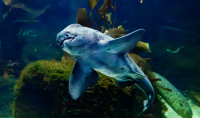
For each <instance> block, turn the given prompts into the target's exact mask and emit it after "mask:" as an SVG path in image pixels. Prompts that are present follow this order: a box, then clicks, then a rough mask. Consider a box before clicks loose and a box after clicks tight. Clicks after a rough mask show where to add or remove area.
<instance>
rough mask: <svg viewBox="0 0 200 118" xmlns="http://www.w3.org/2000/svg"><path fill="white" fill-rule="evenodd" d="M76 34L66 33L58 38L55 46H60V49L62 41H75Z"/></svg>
mask: <svg viewBox="0 0 200 118" xmlns="http://www.w3.org/2000/svg"><path fill="white" fill-rule="evenodd" d="M77 35H78V34H72V33H70V32H66V33H65V34H64V35H63V36H62V37H60V38H59V39H58V40H57V44H58V45H59V46H60V47H63V43H64V41H66V40H67V41H68V42H72V41H74V40H75V38H76V36H77Z"/></svg>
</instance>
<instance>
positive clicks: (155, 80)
mask: <svg viewBox="0 0 200 118" xmlns="http://www.w3.org/2000/svg"><path fill="white" fill-rule="evenodd" d="M149 81H150V82H151V83H152V82H157V81H161V79H150V80H149Z"/></svg>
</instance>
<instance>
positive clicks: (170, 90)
mask: <svg viewBox="0 0 200 118" xmlns="http://www.w3.org/2000/svg"><path fill="white" fill-rule="evenodd" d="M155 86H156V87H159V88H162V89H163V90H166V91H169V92H172V89H168V88H164V87H162V86H160V85H157V84H156V85H155Z"/></svg>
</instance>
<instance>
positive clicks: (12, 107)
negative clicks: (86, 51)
mask: <svg viewBox="0 0 200 118" xmlns="http://www.w3.org/2000/svg"><path fill="white" fill-rule="evenodd" d="M199 6H200V1H198V0H1V1H0V21H1V22H0V118H84V117H87V118H126V117H127V118H200V73H199V70H200V64H199V62H200V53H199V52H200V13H199V12H200V7H199ZM73 23H79V24H81V25H83V26H86V27H90V28H93V29H95V30H98V31H100V32H102V33H104V32H106V33H108V34H109V35H110V36H112V37H113V38H118V37H121V36H124V35H125V34H128V33H130V32H132V31H135V30H137V29H140V28H143V29H145V33H144V36H143V38H142V40H141V41H140V42H139V43H138V45H137V46H136V47H135V48H133V50H132V51H131V52H130V53H129V54H130V56H131V57H132V59H133V60H134V61H135V62H136V64H137V65H138V66H139V67H141V69H142V70H143V72H144V73H145V74H146V75H148V77H149V80H151V83H152V85H153V87H154V89H155V92H156V97H155V100H154V102H153V104H152V105H151V107H150V108H149V109H148V110H147V111H146V112H145V113H143V114H141V115H140V116H138V113H139V112H140V111H141V108H140V107H141V106H142V102H143V100H144V99H145V96H144V95H143V93H142V92H141V90H139V89H138V88H137V87H135V86H134V85H133V86H127V87H126V88H118V87H117V86H116V85H115V82H114V79H113V78H110V77H107V76H105V75H103V74H100V73H99V76H100V78H99V80H98V83H97V84H96V85H95V86H94V87H92V88H91V89H90V90H88V91H87V92H86V93H84V95H83V96H81V97H80V98H79V99H77V100H73V99H72V98H71V96H70V95H69V91H68V82H69V78H70V75H71V72H72V69H73V66H74V63H75V62H74V61H73V60H72V59H71V58H70V56H69V55H68V54H67V53H65V52H64V51H63V50H62V49H61V48H60V47H59V46H58V45H57V43H56V36H57V34H58V33H59V32H60V31H61V30H63V29H64V28H65V27H67V26H68V25H70V24H73ZM153 79H154V80H153ZM159 82H160V83H159ZM161 82H163V83H161ZM166 92H169V93H172V96H176V95H177V96H176V97H177V99H176V97H175V98H171V97H172V96H167V97H166V96H164V95H163V94H164V93H166ZM173 92H176V94H173ZM178 94H180V96H178ZM176 102H177V103H178V104H179V105H180V106H184V104H187V105H188V104H189V107H187V108H185V109H187V110H188V112H186V113H185V112H184V111H181V110H180V108H179V106H177V105H176Z"/></svg>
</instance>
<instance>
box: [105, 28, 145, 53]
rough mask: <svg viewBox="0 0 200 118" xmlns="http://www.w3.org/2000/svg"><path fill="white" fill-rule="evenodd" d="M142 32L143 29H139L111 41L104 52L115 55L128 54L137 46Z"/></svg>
mask: <svg viewBox="0 0 200 118" xmlns="http://www.w3.org/2000/svg"><path fill="white" fill-rule="evenodd" d="M144 31H145V30H144V29H139V30H136V31H134V32H131V33H129V34H127V35H125V36H123V37H120V38H117V39H115V40H111V41H109V42H108V43H107V44H106V45H105V47H106V50H107V51H108V52H111V53H117V54H120V53H122V54H125V53H128V52H130V51H131V50H132V49H133V48H134V47H135V46H136V45H137V43H138V41H140V40H141V38H142V36H143V34H144Z"/></svg>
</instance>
